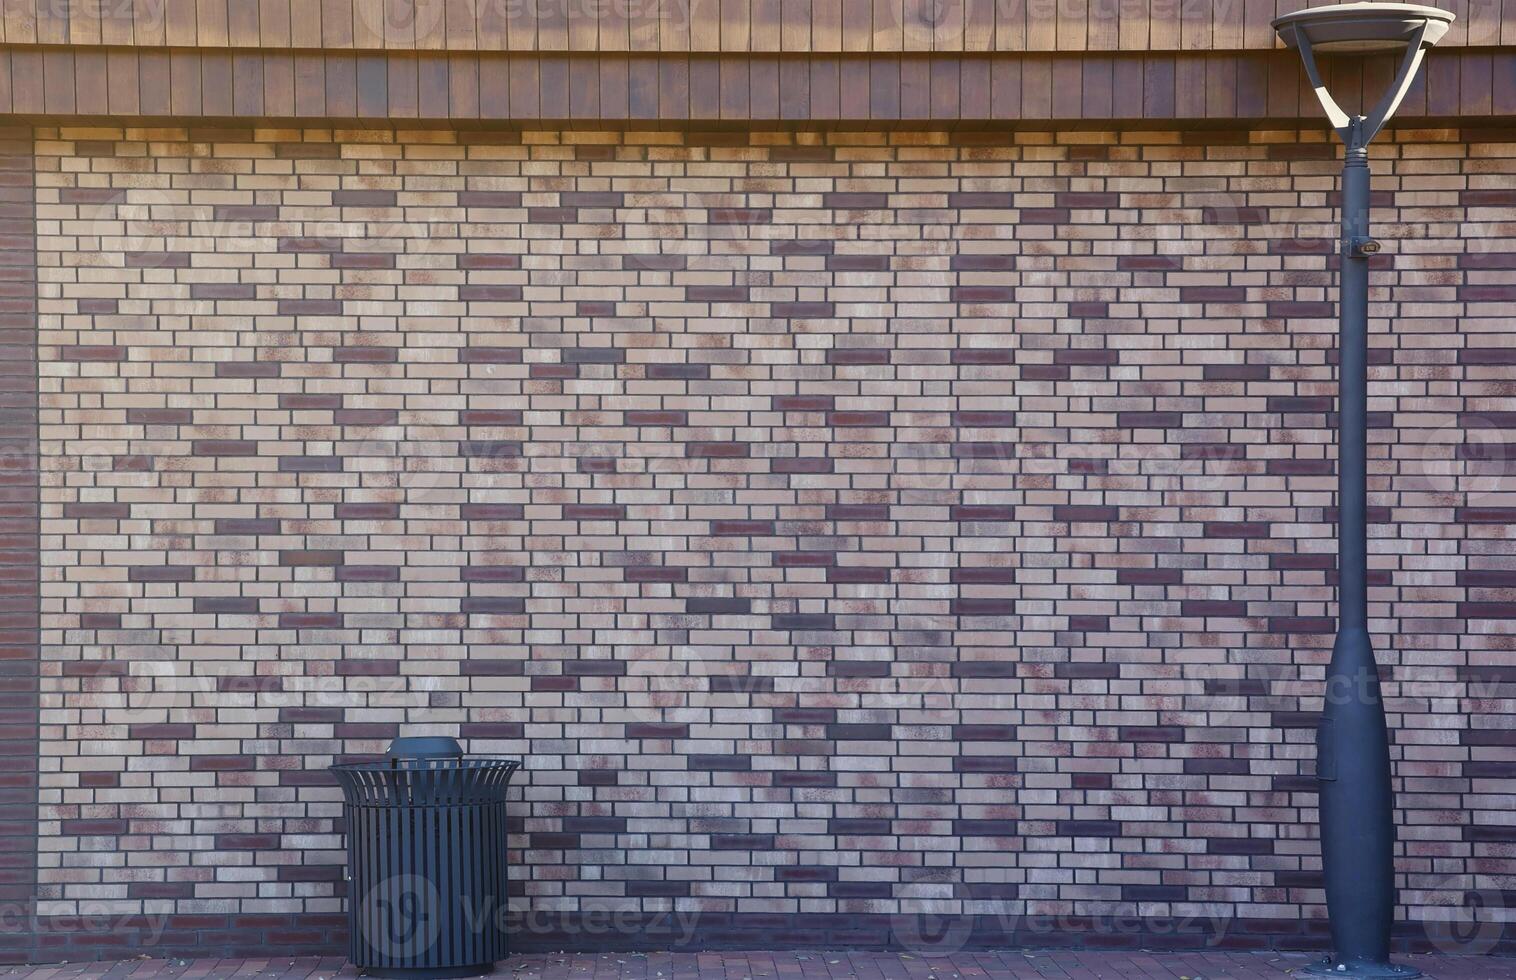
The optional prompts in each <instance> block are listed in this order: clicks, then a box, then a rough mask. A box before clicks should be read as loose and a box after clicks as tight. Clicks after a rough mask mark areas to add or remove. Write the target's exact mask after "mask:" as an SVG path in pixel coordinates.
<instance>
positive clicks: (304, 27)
mask: <svg viewBox="0 0 1516 980" xmlns="http://www.w3.org/2000/svg"><path fill="white" fill-rule="evenodd" d="M290 44H291V45H292V46H294V47H297V48H319V47H320V46H321V0H290Z"/></svg>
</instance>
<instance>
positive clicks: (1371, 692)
mask: <svg viewBox="0 0 1516 980" xmlns="http://www.w3.org/2000/svg"><path fill="white" fill-rule="evenodd" d="M1362 131H1363V128H1362V126H1361V124H1360V123H1359V121H1358V120H1356V119H1355V120H1353V123H1352V125H1351V136H1350V138H1349V141H1348V146H1347V155H1346V159H1345V160H1344V163H1343V168H1342V241H1341V248H1340V251H1341V255H1342V271H1341V284H1340V294H1339V297H1338V311H1339V312H1338V316H1339V318H1340V324H1339V337H1338V351H1339V354H1338V369H1337V370H1338V374H1337V392H1338V393H1337V413H1338V414H1337V417H1338V423H1337V425H1338V428H1337V447H1338V448H1337V466H1338V472H1337V488H1338V489H1337V553H1338V559H1337V566H1338V572H1337V574H1338V594H1337V605H1338V611H1337V641H1336V643H1335V644H1334V645H1333V647H1332V661H1331V665H1330V666H1329V667H1328V668H1327V678H1326V692H1325V699H1324V704H1323V707H1322V712H1321V727H1320V728H1319V729H1318V730H1317V736H1316V774H1317V780H1318V783H1319V785H1320V806H1321V862H1322V872H1323V876H1324V879H1325V886H1326V900H1327V915H1328V917H1329V921H1330V925H1331V931H1332V945H1333V946H1334V947H1335V948H1336V951H1337V955H1336V958H1335V961H1334V962H1333V964H1332V969H1331V972H1332V973H1333V974H1334V975H1350V976H1370V977H1372V976H1398V977H1406V976H1414V975H1415V971H1412V970H1408V969H1407V968H1404V967H1397V966H1394V965H1392V964H1390V963H1389V958H1390V926H1391V920H1392V917H1393V914H1394V909H1395V881H1394V846H1395V827H1394V822H1393V819H1392V816H1393V808H1394V794H1393V792H1392V790H1391V786H1390V744H1389V732H1388V729H1387V727H1386V725H1385V719H1384V702H1383V701H1382V700H1381V698H1380V693H1379V669H1378V666H1377V665H1376V664H1375V662H1374V649H1373V645H1372V643H1371V641H1370V639H1369V602H1368V573H1369V561H1368V520H1367V507H1368V384H1369V379H1368V347H1369V256H1371V255H1373V254H1374V253H1375V252H1377V251H1378V247H1377V244H1376V243H1375V242H1374V241H1373V239H1371V238H1370V237H1369V234H1368V232H1369V161H1368V147H1367V146H1366V145H1365V142H1364V141H1362V140H1361V139H1360V136H1361V134H1362ZM1339 966H1340V967H1344V968H1345V969H1341V970H1339V969H1337V967H1339Z"/></svg>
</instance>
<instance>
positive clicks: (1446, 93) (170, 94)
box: [0, 46, 1516, 127]
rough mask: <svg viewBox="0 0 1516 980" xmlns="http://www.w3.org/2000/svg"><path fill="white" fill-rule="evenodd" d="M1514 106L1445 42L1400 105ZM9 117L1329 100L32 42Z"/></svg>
mask: <svg viewBox="0 0 1516 980" xmlns="http://www.w3.org/2000/svg"><path fill="white" fill-rule="evenodd" d="M1370 71H1371V73H1374V74H1377V73H1379V72H1380V71H1382V69H1379V68H1373V69H1370ZM1338 81H1339V84H1342V85H1344V86H1345V87H1347V88H1349V89H1351V88H1355V87H1363V85H1364V83H1363V82H1362V81H1361V80H1355V79H1353V78H1342V79H1339V80H1338ZM1513 112H1516V50H1495V51H1487V50H1486V51H1481V50H1472V49H1463V50H1458V49H1455V50H1448V51H1436V52H1433V54H1432V56H1431V57H1430V58H1429V59H1428V64H1427V68H1426V70H1425V71H1424V72H1423V73H1422V75H1421V80H1420V81H1418V83H1417V84H1416V86H1415V88H1414V89H1413V90H1412V92H1411V94H1410V96H1409V97H1408V98H1407V100H1406V102H1405V104H1404V106H1403V107H1402V109H1401V111H1400V113H1399V115H1398V117H1397V118H1398V119H1399V121H1400V122H1401V123H1402V124H1407V123H1415V122H1423V123H1424V122H1426V121H1428V120H1432V121H1439V120H1447V119H1451V118H1457V119H1464V120H1480V119H1484V120H1492V121H1493V120H1497V119H1506V118H1508V117H1510V116H1511V114H1512V113H1513ZM0 115H12V116H23V117H43V116H46V117H52V118H55V119H56V118H58V117H72V118H79V119H90V118H98V119H105V118H107V117H111V118H115V119H117V120H120V119H122V118H139V119H164V120H167V119H174V118H179V119H182V118H194V117H200V118H206V119H225V120H236V119H240V120H256V121H279V120H290V121H300V120H318V119H336V120H352V121H362V120H373V121H381V120H385V121H390V122H394V121H401V120H403V121H415V122H426V123H434V124H454V125H458V124H463V125H467V124H500V123H511V124H523V125H524V124H532V125H540V124H550V123H561V124H570V123H572V124H579V123H597V124H618V125H632V124H635V125H639V126H659V125H668V126H686V125H689V124H691V123H695V122H698V123H700V124H702V125H703V124H711V125H715V126H720V125H743V124H751V123H755V122H759V123H764V124H777V125H780V126H788V125H798V124H829V123H832V124H835V123H842V124H846V123H856V124H874V125H877V124H890V125H901V124H932V125H939V126H940V125H951V126H956V127H975V126H992V125H997V124H1007V123H1016V124H1021V125H1050V124H1056V123H1071V122H1119V123H1123V124H1128V125H1131V124H1141V123H1151V124H1154V125H1172V124H1173V123H1175V122H1180V121H1194V122H1198V123H1213V124H1224V123H1229V122H1233V121H1240V122H1249V121H1253V122H1258V121H1264V120H1271V121H1276V120H1301V121H1305V122H1307V123H1313V122H1319V117H1320V109H1319V107H1318V106H1317V105H1316V104H1315V101H1314V99H1313V98H1312V97H1311V95H1310V93H1309V91H1308V90H1307V89H1306V87H1305V86H1304V84H1303V83H1302V80H1301V71H1300V66H1299V64H1298V62H1297V60H1296V58H1295V56H1294V54H1293V53H1291V52H1285V51H1278V52H1257V53H1252V54H1240V55H1239V54H1221V53H1207V52H1200V53H1195V54H1175V53H1170V54H1151V55H1146V56H1139V55H1127V54H1118V53H1110V54H1086V55H1024V56H1021V57H1016V58H1012V57H1008V56H983V55H971V56H963V55H954V56H951V57H942V56H933V55H926V54H914V53H909V52H900V53H897V54H895V55H891V56H885V55H880V54H859V55H846V56H826V55H817V56H794V55H781V54H768V55H737V56H729V55H704V54H672V53H670V54H663V55H627V56H614V57H613V56H605V55H589V54H579V53H574V52H561V53H554V54H547V53H540V54H539V53H533V54H520V55H506V54H491V55H480V54H477V53H466V52H419V53H418V52H360V51H324V52H322V51H317V52H304V51H295V52H290V51H284V52H274V51H247V50H233V51H226V50H218V49H194V48H168V49H136V48H111V49H94V50H91V49H70V48H66V47H57V46H46V47H30V46H29V47H18V48H0Z"/></svg>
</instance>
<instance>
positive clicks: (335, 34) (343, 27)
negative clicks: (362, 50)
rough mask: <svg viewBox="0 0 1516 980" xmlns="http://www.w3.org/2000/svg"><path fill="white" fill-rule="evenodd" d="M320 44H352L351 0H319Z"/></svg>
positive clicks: (343, 47)
mask: <svg viewBox="0 0 1516 980" xmlns="http://www.w3.org/2000/svg"><path fill="white" fill-rule="evenodd" d="M321 46H322V47H323V48H336V49H339V50H341V49H345V48H351V47H352V46H353V0H321Z"/></svg>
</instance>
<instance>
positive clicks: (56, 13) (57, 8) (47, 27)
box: [12, 0, 69, 70]
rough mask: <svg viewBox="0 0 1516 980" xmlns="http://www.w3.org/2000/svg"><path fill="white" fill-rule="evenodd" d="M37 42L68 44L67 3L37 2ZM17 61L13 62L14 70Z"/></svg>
mask: <svg viewBox="0 0 1516 980" xmlns="http://www.w3.org/2000/svg"><path fill="white" fill-rule="evenodd" d="M36 9H37V43H38V44H67V43H68V13H69V7H68V5H67V4H56V3H43V2H40V0H39V2H38V4H37V8H36ZM14 64H15V62H12V65H13V70H14Z"/></svg>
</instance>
